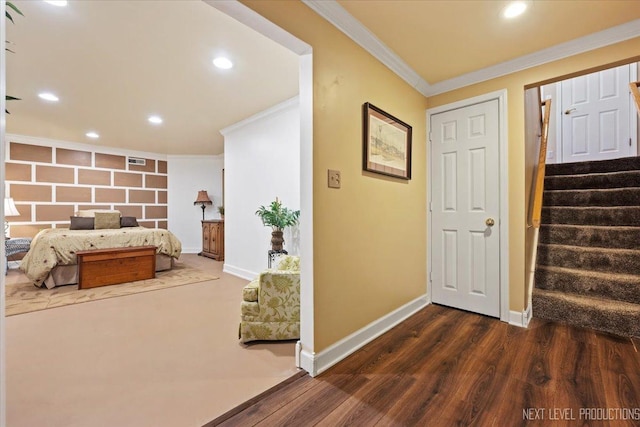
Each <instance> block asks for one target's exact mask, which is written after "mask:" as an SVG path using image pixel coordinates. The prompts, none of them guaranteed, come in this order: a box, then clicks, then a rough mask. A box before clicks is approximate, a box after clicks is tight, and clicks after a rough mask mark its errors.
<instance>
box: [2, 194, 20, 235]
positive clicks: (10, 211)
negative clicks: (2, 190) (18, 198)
mask: <svg viewBox="0 0 640 427" xmlns="http://www.w3.org/2000/svg"><path fill="white" fill-rule="evenodd" d="M9 216H20V212H18V208H16V204H15V203H14V202H13V198H11V197H5V198H4V218H5V219H4V237H5V239H8V238H9V221H7V217H9Z"/></svg>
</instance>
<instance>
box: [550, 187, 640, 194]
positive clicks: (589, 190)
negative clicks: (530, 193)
mask: <svg viewBox="0 0 640 427" xmlns="http://www.w3.org/2000/svg"><path fill="white" fill-rule="evenodd" d="M634 190H635V191H640V187H614V188H561V189H552V190H544V191H543V193H566V192H579V193H592V192H603V193H604V192H620V193H623V192H629V191H634Z"/></svg>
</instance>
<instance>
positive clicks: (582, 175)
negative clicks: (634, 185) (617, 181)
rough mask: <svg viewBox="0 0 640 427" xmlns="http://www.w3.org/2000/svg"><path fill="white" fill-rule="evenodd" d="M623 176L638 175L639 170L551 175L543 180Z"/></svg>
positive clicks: (547, 175) (546, 175)
mask: <svg viewBox="0 0 640 427" xmlns="http://www.w3.org/2000/svg"><path fill="white" fill-rule="evenodd" d="M625 174H634V175H635V174H640V170H637V169H632V170H624V171H611V172H584V173H575V174H570V175H564V174H560V175H553V174H545V178H547V177H549V178H551V177H553V178H556V177H562V178H582V177H585V176H589V175H591V176H597V175H606V176H617V175H625Z"/></svg>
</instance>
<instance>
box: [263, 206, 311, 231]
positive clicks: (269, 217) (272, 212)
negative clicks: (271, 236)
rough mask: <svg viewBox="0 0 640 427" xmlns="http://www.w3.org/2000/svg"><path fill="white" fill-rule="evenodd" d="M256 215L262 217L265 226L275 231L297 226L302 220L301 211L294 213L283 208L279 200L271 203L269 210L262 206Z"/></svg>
mask: <svg viewBox="0 0 640 427" xmlns="http://www.w3.org/2000/svg"><path fill="white" fill-rule="evenodd" d="M256 215H258V216H259V217H260V219H261V220H262V223H263V224H264V225H266V226H268V227H272V228H273V229H274V230H275V231H282V230H283V229H285V228H286V227H290V226H293V225H296V224H297V223H298V221H299V219H300V211H299V210H297V211H294V210H291V209H289V208H285V207H283V206H282V203H281V202H280V201H279V200H278V199H276V200H274V201H273V202H271V204H270V205H269V207H268V208H267V207H265V206H260V207H259V208H258V210H257V211H256Z"/></svg>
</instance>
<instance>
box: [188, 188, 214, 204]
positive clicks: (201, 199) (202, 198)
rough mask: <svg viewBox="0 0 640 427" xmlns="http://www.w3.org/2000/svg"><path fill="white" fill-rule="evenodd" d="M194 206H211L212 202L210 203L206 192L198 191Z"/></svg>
mask: <svg viewBox="0 0 640 427" xmlns="http://www.w3.org/2000/svg"><path fill="white" fill-rule="evenodd" d="M193 204H194V205H198V204H200V205H203V206H204V205H212V204H213V202H212V201H211V199H210V198H209V195H208V194H207V190H200V191H198V197H197V198H196V201H195V202H193Z"/></svg>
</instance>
